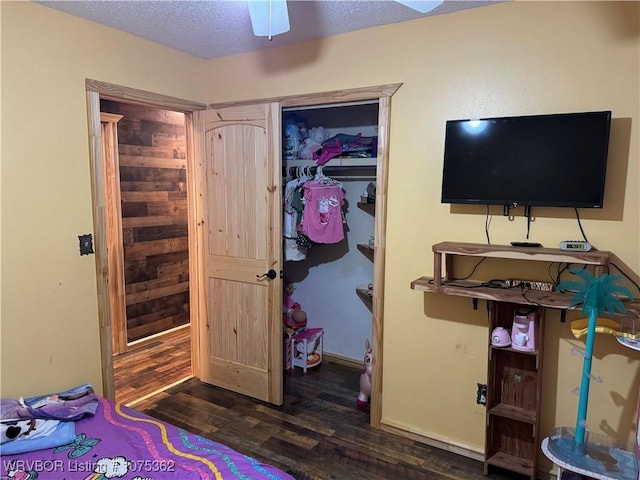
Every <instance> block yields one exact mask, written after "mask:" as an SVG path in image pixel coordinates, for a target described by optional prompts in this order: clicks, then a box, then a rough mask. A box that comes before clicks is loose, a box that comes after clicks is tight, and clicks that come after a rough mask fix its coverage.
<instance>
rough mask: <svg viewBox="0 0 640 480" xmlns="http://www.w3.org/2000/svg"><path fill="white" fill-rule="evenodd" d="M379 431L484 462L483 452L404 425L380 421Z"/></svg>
mask: <svg viewBox="0 0 640 480" xmlns="http://www.w3.org/2000/svg"><path fill="white" fill-rule="evenodd" d="M380 429H381V430H384V431H385V432H389V433H393V434H395V435H398V436H400V437H405V438H408V439H410V440H415V441H416V442H420V443H424V444H425V445H429V446H431V447H435V448H439V449H440V450H446V451H448V452H452V453H456V454H458V455H462V456H463V457H467V458H471V459H473V460H478V461H480V462H483V461H484V452H483V451H482V450H478V449H475V448H472V447H469V446H466V445H456V444H455V443H453V442H451V441H449V440H446V439H442V438H436V437H434V436H429V435H425V434H424V433H422V432H416V431H412V430H411V429H408V427H407V426H406V425H398V424H396V425H394V424H393V423H392V422H389V421H388V420H382V421H381V422H380Z"/></svg>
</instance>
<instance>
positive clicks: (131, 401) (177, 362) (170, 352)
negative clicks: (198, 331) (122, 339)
mask: <svg viewBox="0 0 640 480" xmlns="http://www.w3.org/2000/svg"><path fill="white" fill-rule="evenodd" d="M191 372H192V370H191V338H190V329H189V328H181V329H177V330H174V331H172V332H170V333H167V334H166V335H162V336H158V337H155V338H153V339H152V340H151V341H149V342H146V343H143V344H138V345H135V346H133V347H130V348H129V351H128V352H126V353H123V354H121V355H116V356H114V357H113V380H114V386H115V391H116V400H117V401H118V402H122V403H124V404H126V405H130V406H133V407H135V406H136V405H137V404H138V402H139V401H141V400H144V399H145V398H146V397H148V396H149V395H153V394H155V393H156V392H158V391H160V390H162V389H164V388H168V387H170V386H172V385H174V384H176V383H178V382H181V381H184V380H185V379H188V378H190V377H191V375H192V373H191Z"/></svg>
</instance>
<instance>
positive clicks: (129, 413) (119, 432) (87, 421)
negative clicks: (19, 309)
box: [0, 390, 293, 480]
mask: <svg viewBox="0 0 640 480" xmlns="http://www.w3.org/2000/svg"><path fill="white" fill-rule="evenodd" d="M70 391H72V390H70ZM70 391H67V392H70ZM32 398H33V399H35V398H44V397H32ZM49 398H50V397H49ZM23 405H24V404H23ZM86 405H87V403H84V404H83V408H85V411H84V412H78V411H77V410H74V411H73V412H72V413H73V415H75V416H76V417H77V418H72V417H71V413H70V411H71V410H70V409H67V410H65V411H64V412H63V413H60V411H58V412H56V415H58V418H62V416H66V417H68V418H65V419H64V421H59V422H58V424H57V427H56V434H55V436H56V437H57V439H56V440H52V438H53V437H54V435H52V434H50V435H46V436H45V437H48V438H47V439H45V440H47V441H48V442H49V443H50V444H54V445H56V444H57V446H50V447H47V448H42V449H38V450H31V451H25V452H21V453H7V452H15V451H18V452H20V450H25V449H26V450H30V449H31V448H33V447H21V448H20V446H19V444H18V443H17V441H15V442H14V441H8V439H7V438H6V433H7V428H9V427H8V425H11V424H12V423H13V425H15V424H16V422H15V417H16V416H15V415H11V414H10V413H15V411H14V412H10V409H9V407H8V404H7V401H6V399H3V416H2V421H3V432H2V433H3V442H4V443H2V445H1V446H0V455H1V457H2V458H1V461H0V479H15V480H32V479H36V478H37V479H46V480H49V479H51V480H75V479H78V480H103V479H111V478H118V479H125V480H147V479H148V480H167V479H180V480H191V479H194V480H196V479H224V480H227V479H243V480H279V479H282V480H285V479H286V480H293V477H292V476H290V475H288V474H287V473H285V472H284V471H282V470H280V469H279V468H276V467H274V466H271V465H268V464H264V463H262V462H260V461H259V460H257V459H255V458H252V457H249V456H246V455H243V454H241V453H239V452H237V451H235V450H233V449H231V448H229V447H227V446H225V445H223V444H220V443H217V442H214V441H212V440H209V439H206V438H203V437H201V436H199V435H195V434H193V433H190V432H187V431H185V430H183V429H181V428H178V427H176V426H173V425H170V424H168V423H166V422H163V421H160V420H157V419H154V418H152V417H149V416H148V415H145V414H143V413H141V412H137V411H135V410H134V409H131V408H128V407H125V406H124V405H122V404H119V403H114V402H112V401H110V400H108V399H106V398H103V397H100V396H97V395H91V398H90V403H89V404H88V407H87V406H86ZM14 410H15V409H14ZM8 412H9V413H8ZM23 413H24V412H23ZM37 413H38V414H40V411H37ZM47 415H48V414H46V413H45V416H44V418H45V419H46V418H49V416H47ZM12 416H13V417H14V418H13V419H12V418H10V417H12ZM42 416H43V415H42V414H41V415H40V417H41V418H40V419H42ZM23 417H24V415H23ZM21 421H22V420H21ZM31 421H32V420H31ZM59 427H62V428H59ZM34 432H37V429H36V430H34V431H33V432H31V433H32V436H34ZM43 438H44V437H43ZM33 440H34V438H32V439H31V441H33ZM69 440H71V441H69ZM15 445H18V448H17V449H16V447H15ZM38 448H39V447H38Z"/></svg>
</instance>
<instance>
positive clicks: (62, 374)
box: [0, 1, 205, 396]
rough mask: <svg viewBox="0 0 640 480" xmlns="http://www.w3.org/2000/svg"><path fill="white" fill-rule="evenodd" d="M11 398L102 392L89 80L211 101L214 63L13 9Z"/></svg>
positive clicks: (8, 169)
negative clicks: (86, 237)
mask: <svg viewBox="0 0 640 480" xmlns="http://www.w3.org/2000/svg"><path fill="white" fill-rule="evenodd" d="M1 8H2V325H1V328H2V331H1V333H2V339H1V342H2V343H1V351H2V353H1V355H2V371H1V372H0V373H1V381H2V384H1V388H2V395H3V396H4V395H13V396H17V395H33V394H38V393H43V392H46V391H59V390H61V389H65V388H69V387H72V386H74V385H77V384H79V383H81V382H87V381H88V382H91V383H92V384H93V385H94V386H95V387H96V388H98V389H101V386H102V379H101V373H100V357H99V336H98V320H97V298H96V270H95V257H94V256H93V255H88V256H86V255H85V256H80V253H79V243H78V235H83V234H87V233H92V232H93V219H92V207H91V184H90V178H91V177H90V172H89V143H88V129H87V108H86V97H85V78H93V79H98V80H102V81H105V82H111V83H114V84H119V85H126V86H129V87H133V88H139V89H143V90H150V91H153V92H157V93H162V94H166V95H171V96H174V97H179V98H187V99H191V100H195V101H204V100H205V98H204V91H205V89H204V87H203V85H204V82H203V80H202V77H203V75H202V73H203V68H204V67H205V64H204V62H203V61H202V60H201V59H196V58H194V57H191V56H189V55H185V54H181V53H178V52H177V51H175V50H170V49H168V48H165V47H161V46H159V45H156V44H153V43H151V42H147V41H144V40H141V39H140V38H137V37H134V36H132V35H127V34H122V33H118V32H115V31H114V30H112V29H109V28H105V27H102V26H99V25H96V24H94V23H92V22H87V21H80V20H79V19H77V18H76V17H72V16H70V15H67V14H64V13H61V12H58V11H56V10H53V9H50V8H48V7H44V6H40V5H37V4H35V3H31V2H4V1H3V2H2V4H1Z"/></svg>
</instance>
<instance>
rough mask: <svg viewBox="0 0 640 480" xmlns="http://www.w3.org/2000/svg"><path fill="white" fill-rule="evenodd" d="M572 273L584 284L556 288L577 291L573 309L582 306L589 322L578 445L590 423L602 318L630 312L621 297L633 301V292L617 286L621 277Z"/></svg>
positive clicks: (585, 272) (577, 270)
mask: <svg viewBox="0 0 640 480" xmlns="http://www.w3.org/2000/svg"><path fill="white" fill-rule="evenodd" d="M569 271H570V272H571V273H573V274H575V275H578V276H580V278H582V280H583V281H582V282H578V281H570V280H568V281H564V282H561V283H560V284H559V285H558V286H557V287H556V289H557V290H560V291H563V290H566V291H573V292H576V293H575V295H574V296H573V298H572V299H571V303H570V307H575V306H577V305H580V304H582V313H584V314H585V315H586V316H587V317H588V319H589V324H588V328H587V339H586V341H585V352H584V362H583V364H582V380H581V382H580V399H579V401H578V414H577V418H576V435H575V443H576V444H578V445H582V444H583V443H584V437H585V426H586V422H587V404H588V402H589V385H590V382H591V359H592V357H593V343H594V340H595V335H596V323H597V319H598V316H600V315H602V314H603V313H604V312H607V313H608V314H609V316H611V317H613V316H614V315H615V313H616V311H619V312H622V313H624V312H626V311H627V309H626V307H625V306H624V304H623V303H622V302H621V301H620V299H619V298H618V296H624V297H627V298H630V299H633V294H632V293H631V290H629V289H628V288H626V287H624V286H622V285H616V281H617V280H619V279H620V278H622V276H620V275H609V274H604V275H600V276H599V277H594V276H593V275H592V274H591V273H590V272H589V271H587V270H579V269H570V270H569Z"/></svg>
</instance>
